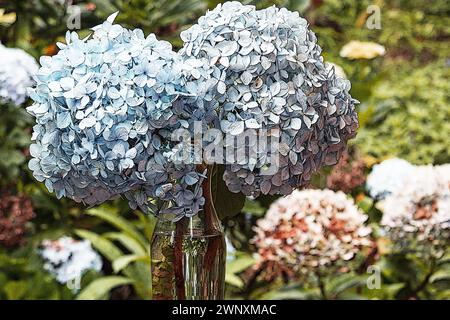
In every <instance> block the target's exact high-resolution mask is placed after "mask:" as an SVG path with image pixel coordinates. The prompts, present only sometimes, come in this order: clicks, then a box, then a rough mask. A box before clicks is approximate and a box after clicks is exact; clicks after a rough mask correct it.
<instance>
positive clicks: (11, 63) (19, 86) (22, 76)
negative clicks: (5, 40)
mask: <svg viewBox="0 0 450 320" xmlns="http://www.w3.org/2000/svg"><path fill="white" fill-rule="evenodd" d="M0 61H1V63H0V102H1V103H12V104H14V105H21V104H22V103H24V102H25V99H26V98H27V88H28V87H30V86H32V85H33V84H34V80H33V76H34V75H35V74H36V73H37V71H38V69H39V66H38V65H37V63H36V61H35V60H34V58H33V57H32V56H30V55H29V54H28V53H26V52H25V51H23V50H21V49H15V48H6V47H5V46H3V45H2V44H0Z"/></svg>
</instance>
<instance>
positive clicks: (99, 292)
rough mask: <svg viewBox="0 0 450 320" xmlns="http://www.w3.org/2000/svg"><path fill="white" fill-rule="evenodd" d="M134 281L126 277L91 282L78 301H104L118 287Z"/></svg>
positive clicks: (110, 277) (106, 278)
mask: <svg viewBox="0 0 450 320" xmlns="http://www.w3.org/2000/svg"><path fill="white" fill-rule="evenodd" d="M132 282H133V281H132V280H131V279H128V278H125V277H117V276H109V277H103V278H100V279H97V280H94V281H93V282H91V283H90V284H89V285H88V286H87V287H86V288H85V289H84V290H83V291H81V292H80V294H79V295H78V296H77V298H76V299H77V300H98V299H103V298H104V297H105V296H106V295H107V294H108V293H109V291H111V290H112V289H114V288H115V287H118V286H123V285H126V284H130V283H132Z"/></svg>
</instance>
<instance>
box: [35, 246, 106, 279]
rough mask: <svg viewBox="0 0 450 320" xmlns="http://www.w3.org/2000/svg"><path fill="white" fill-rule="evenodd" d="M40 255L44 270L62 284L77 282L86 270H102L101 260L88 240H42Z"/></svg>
mask: <svg viewBox="0 0 450 320" xmlns="http://www.w3.org/2000/svg"><path fill="white" fill-rule="evenodd" d="M40 255H41V256H42V258H43V259H44V261H45V262H44V269H45V270H47V271H49V272H50V273H51V274H53V275H54V276H55V278H56V280H57V281H58V282H60V283H63V284H66V283H68V282H71V281H79V280H80V279H81V277H82V275H83V274H84V273H85V272H86V271H88V270H95V271H100V270H101V269H102V259H101V257H100V256H99V254H98V253H97V252H95V251H94V250H93V249H92V246H91V243H90V242H89V241H88V240H82V241H79V240H74V239H72V238H70V237H62V238H60V239H58V240H44V241H43V242H42V249H41V250H40Z"/></svg>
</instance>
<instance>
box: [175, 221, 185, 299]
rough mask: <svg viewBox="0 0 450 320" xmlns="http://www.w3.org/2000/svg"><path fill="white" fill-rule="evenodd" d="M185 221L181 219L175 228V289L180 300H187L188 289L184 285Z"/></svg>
mask: <svg viewBox="0 0 450 320" xmlns="http://www.w3.org/2000/svg"><path fill="white" fill-rule="evenodd" d="M185 225H186V223H185V219H184V218H183V219H181V220H180V221H178V222H177V223H176V226H175V237H174V275H175V288H176V294H177V299H178V300H186V289H185V285H184V272H183V238H184V236H183V235H184V232H185Z"/></svg>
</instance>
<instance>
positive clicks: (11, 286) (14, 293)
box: [3, 281, 28, 300]
mask: <svg viewBox="0 0 450 320" xmlns="http://www.w3.org/2000/svg"><path fill="white" fill-rule="evenodd" d="M27 288H28V286H27V282H26V281H9V282H8V283H7V284H6V285H5V287H4V288H3V290H4V291H5V293H6V298H7V299H8V300H19V299H20V298H22V297H23V296H24V295H25V293H26V292H27Z"/></svg>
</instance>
